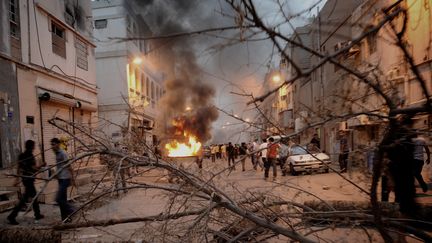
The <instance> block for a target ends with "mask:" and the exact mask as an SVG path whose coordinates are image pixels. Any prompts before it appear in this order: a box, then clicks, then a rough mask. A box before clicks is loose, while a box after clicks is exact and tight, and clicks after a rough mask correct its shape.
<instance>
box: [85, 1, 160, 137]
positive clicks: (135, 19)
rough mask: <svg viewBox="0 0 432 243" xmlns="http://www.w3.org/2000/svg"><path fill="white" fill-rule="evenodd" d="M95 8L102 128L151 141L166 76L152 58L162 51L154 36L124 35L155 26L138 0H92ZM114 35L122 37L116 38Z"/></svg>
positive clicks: (143, 33) (110, 133)
mask: <svg viewBox="0 0 432 243" xmlns="http://www.w3.org/2000/svg"><path fill="white" fill-rule="evenodd" d="M92 8H93V16H94V26H95V30H94V35H95V39H96V40H97V41H96V43H97V45H98V47H97V48H96V66H97V77H98V78H97V83H98V88H99V93H98V100H99V116H100V118H101V122H102V123H104V122H105V123H104V124H103V132H104V133H105V135H106V136H107V137H108V138H111V139H113V141H121V140H122V139H124V138H126V137H127V134H128V133H129V132H135V133H136V134H137V133H138V134H139V135H141V136H142V138H143V139H145V141H146V143H147V144H148V145H152V143H153V141H154V140H155V139H154V136H153V135H154V134H153V130H152V128H153V127H154V124H155V119H156V117H157V115H158V101H159V99H160V98H161V97H162V95H163V93H164V92H163V86H162V81H163V79H164V76H163V74H161V73H160V72H158V71H157V69H156V68H155V65H154V63H153V60H154V59H155V58H156V57H157V52H156V51H155V50H154V48H153V46H152V43H151V41H147V40H131V41H125V40H122V39H128V38H133V37H141V36H151V35H152V32H151V30H150V28H149V27H148V25H147V24H146V23H145V21H144V19H143V18H142V16H141V15H139V13H138V12H137V10H136V9H137V8H136V6H134V2H133V1H123V0H114V1H109V2H108V1H93V2H92ZM113 37H115V38H119V39H117V40H114V41H113V40H112V39H111V38H113Z"/></svg>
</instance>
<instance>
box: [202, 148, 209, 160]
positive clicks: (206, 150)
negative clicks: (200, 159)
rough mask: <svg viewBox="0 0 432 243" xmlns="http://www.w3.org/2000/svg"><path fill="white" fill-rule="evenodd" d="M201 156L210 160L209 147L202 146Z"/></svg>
mask: <svg viewBox="0 0 432 243" xmlns="http://www.w3.org/2000/svg"><path fill="white" fill-rule="evenodd" d="M203 154H204V158H207V159H208V158H210V157H211V149H210V147H209V146H204V147H203Z"/></svg>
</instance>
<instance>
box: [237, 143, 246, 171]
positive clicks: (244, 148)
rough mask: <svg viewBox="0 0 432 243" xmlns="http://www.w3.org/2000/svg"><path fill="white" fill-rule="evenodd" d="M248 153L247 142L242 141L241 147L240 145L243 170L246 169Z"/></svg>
mask: <svg viewBox="0 0 432 243" xmlns="http://www.w3.org/2000/svg"><path fill="white" fill-rule="evenodd" d="M246 154H247V146H246V143H241V145H240V147H239V155H240V158H241V159H242V160H241V164H242V171H245V164H246Z"/></svg>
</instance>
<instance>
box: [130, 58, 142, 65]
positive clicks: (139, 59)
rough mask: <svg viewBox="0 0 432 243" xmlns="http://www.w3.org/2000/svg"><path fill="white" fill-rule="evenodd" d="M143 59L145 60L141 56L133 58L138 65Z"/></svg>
mask: <svg viewBox="0 0 432 243" xmlns="http://www.w3.org/2000/svg"><path fill="white" fill-rule="evenodd" d="M142 61H143V60H142V58H141V57H135V58H134V59H133V60H132V62H133V64H136V65H139V64H141V63H142Z"/></svg>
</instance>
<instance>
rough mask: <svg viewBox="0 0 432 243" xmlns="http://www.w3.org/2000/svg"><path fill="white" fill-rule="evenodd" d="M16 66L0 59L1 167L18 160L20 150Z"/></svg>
mask: <svg viewBox="0 0 432 243" xmlns="http://www.w3.org/2000/svg"><path fill="white" fill-rule="evenodd" d="M19 111H20V109H19V105H18V87H17V82H16V66H15V64H14V63H12V62H9V61H6V60H3V59H0V153H1V160H0V168H6V167H9V166H11V165H13V164H15V162H16V161H17V158H18V154H19V152H20V147H21V144H20V138H21V137H20V120H19V118H20V113H19Z"/></svg>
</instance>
